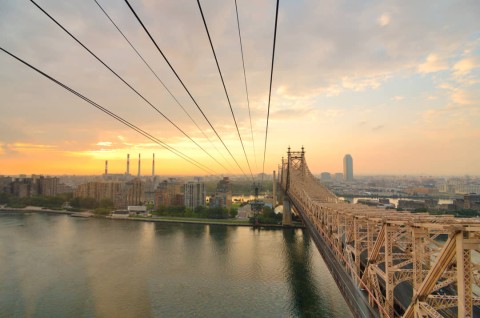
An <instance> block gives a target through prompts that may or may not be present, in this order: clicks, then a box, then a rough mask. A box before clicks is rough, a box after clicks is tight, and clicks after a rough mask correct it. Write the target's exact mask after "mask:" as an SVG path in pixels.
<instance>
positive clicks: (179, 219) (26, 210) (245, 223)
mask: <svg viewBox="0 0 480 318" xmlns="http://www.w3.org/2000/svg"><path fill="white" fill-rule="evenodd" d="M0 213H48V214H67V215H72V214H78V213H76V212H71V211H66V210H51V209H44V208H41V207H26V208H7V207H0ZM91 216H92V217H94V218H104V219H109V220H118V221H137V222H161V223H181V224H205V225H222V226H244V227H245V226H246V227H253V228H264V229H282V228H284V226H283V225H281V224H259V225H253V224H251V223H249V222H248V221H247V220H244V221H243V220H219V219H199V218H183V217H126V218H112V217H110V216H99V215H91ZM85 217H86V216H85ZM289 228H303V225H302V224H294V225H292V226H289Z"/></svg>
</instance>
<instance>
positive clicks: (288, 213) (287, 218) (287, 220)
mask: <svg viewBox="0 0 480 318" xmlns="http://www.w3.org/2000/svg"><path fill="white" fill-rule="evenodd" d="M290 163H291V152H290V147H288V151H287V163H286V170H287V171H286V178H285V179H286V180H285V192H288V188H289V186H290ZM284 169H285V165H284ZM283 174H284V173H283ZM283 174H282V175H283ZM282 224H283V226H288V225H292V206H291V202H290V200H289V199H288V196H287V195H284V196H283V218H282Z"/></svg>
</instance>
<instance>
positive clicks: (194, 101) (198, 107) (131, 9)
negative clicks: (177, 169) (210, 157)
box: [125, 0, 247, 177]
mask: <svg viewBox="0 0 480 318" xmlns="http://www.w3.org/2000/svg"><path fill="white" fill-rule="evenodd" d="M125 3H126V4H127V5H128V7H129V8H130V11H132V13H133V15H134V16H135V18H136V19H137V21H138V23H140V25H141V26H142V28H143V30H144V31H145V33H146V34H147V35H148V37H149V38H150V40H151V41H152V43H153V44H154V45H155V47H156V48H157V50H158V52H159V53H160V54H161V55H162V57H163V59H164V60H165V62H166V63H167V64H168V66H169V67H170V69H171V70H172V72H173V73H174V74H175V76H176V77H177V79H178V81H179V82H180V84H182V86H183V88H184V89H185V91H186V92H187V94H188V96H190V98H191V99H192V101H193V103H194V104H195V106H197V109H198V110H199V111H200V113H201V114H202V115H203V118H205V120H206V121H207V123H208V124H209V125H210V127H211V128H212V130H213V131H214V132H215V135H217V137H218V139H219V140H220V142H221V143H222V145H223V147H224V148H225V149H226V150H227V152H228V153H229V154H230V157H232V159H233V161H235V164H236V165H237V167H238V168H239V169H240V171H241V172H242V174H243V175H244V176H245V177H247V175H246V174H245V172H244V171H243V169H242V167H241V166H240V164H239V163H238V161H237V159H235V156H233V154H232V152H231V151H230V149H228V147H227V145H226V144H225V142H224V141H223V139H222V138H221V137H220V135H219V134H218V132H217V130H216V129H215V127H213V125H212V123H211V122H210V120H209V119H208V118H207V116H206V115H205V113H204V111H203V110H202V108H201V107H200V105H199V104H198V103H197V101H196V100H195V98H194V97H193V95H192V94H191V93H190V91H189V90H188V88H187V86H185V84H184V83H183V81H182V79H181V78H180V76H179V75H178V73H177V72H176V71H175V68H174V67H173V66H172V64H171V63H170V61H169V60H168V59H167V57H166V56H165V54H164V53H163V51H162V50H161V49H160V47H159V46H158V44H157V42H156V41H155V39H154V38H153V37H152V35H151V34H150V32H149V31H148V29H147V27H146V26H145V24H144V23H143V21H142V19H140V17H139V16H138V15H137V13H136V12H135V10H134V9H133V7H132V6H131V5H130V2H128V0H125Z"/></svg>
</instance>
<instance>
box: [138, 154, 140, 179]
mask: <svg viewBox="0 0 480 318" xmlns="http://www.w3.org/2000/svg"><path fill="white" fill-rule="evenodd" d="M137 176H138V177H140V154H138V175H137Z"/></svg>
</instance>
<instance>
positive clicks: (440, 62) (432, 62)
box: [417, 53, 448, 73]
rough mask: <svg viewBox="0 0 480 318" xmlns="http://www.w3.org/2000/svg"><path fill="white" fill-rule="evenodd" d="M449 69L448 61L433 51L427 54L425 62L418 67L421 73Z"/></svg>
mask: <svg viewBox="0 0 480 318" xmlns="http://www.w3.org/2000/svg"><path fill="white" fill-rule="evenodd" d="M447 69H448V63H447V62H446V61H445V60H444V59H441V58H440V57H439V56H438V55H437V54H434V53H431V54H429V55H428V56H427V58H426V60H425V62H424V63H422V64H420V65H419V66H418V68H417V70H418V72H420V73H433V72H439V71H444V70H447Z"/></svg>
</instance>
